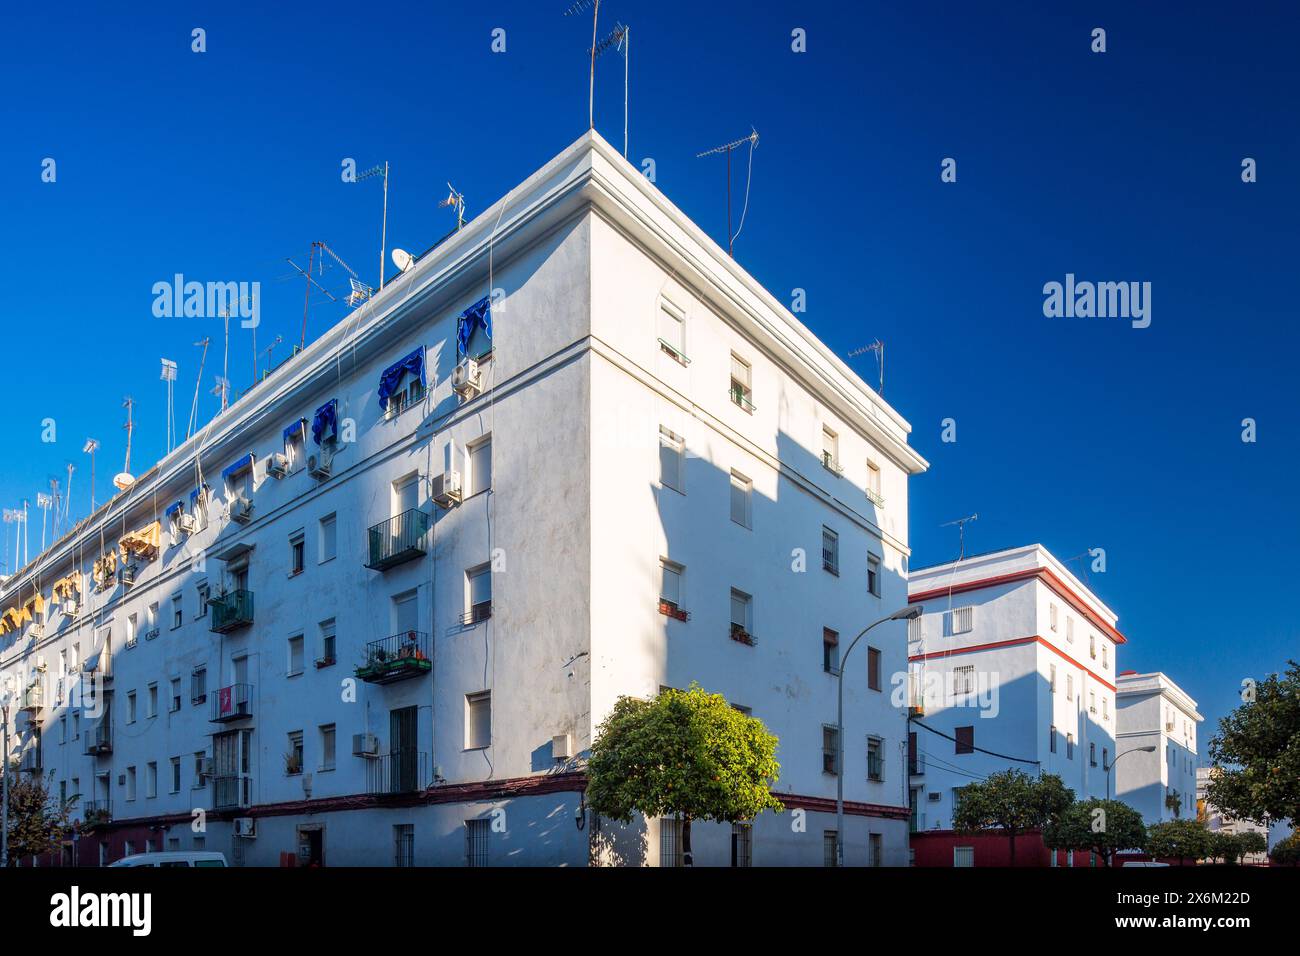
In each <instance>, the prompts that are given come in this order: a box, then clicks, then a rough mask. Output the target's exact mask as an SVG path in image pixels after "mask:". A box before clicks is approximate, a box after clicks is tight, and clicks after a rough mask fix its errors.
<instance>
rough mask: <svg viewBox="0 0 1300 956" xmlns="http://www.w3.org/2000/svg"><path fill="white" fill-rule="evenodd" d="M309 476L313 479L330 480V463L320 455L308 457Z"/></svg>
mask: <svg viewBox="0 0 1300 956" xmlns="http://www.w3.org/2000/svg"><path fill="white" fill-rule="evenodd" d="M307 474H309V475H311V476H312V477H313V478H322V479H324V478H328V477H329V476H330V466H329V463H328V462H326V461H325V459H324V458H323V457H322V456H320V455H308V456H307Z"/></svg>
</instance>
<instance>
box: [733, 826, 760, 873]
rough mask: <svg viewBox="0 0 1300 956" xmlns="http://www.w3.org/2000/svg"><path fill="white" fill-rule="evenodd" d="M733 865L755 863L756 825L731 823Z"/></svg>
mask: <svg viewBox="0 0 1300 956" xmlns="http://www.w3.org/2000/svg"><path fill="white" fill-rule="evenodd" d="M731 865H732V866H735V867H745V866H753V865H754V827H753V824H749V823H733V824H732V825H731Z"/></svg>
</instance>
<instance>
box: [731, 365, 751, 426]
mask: <svg viewBox="0 0 1300 956" xmlns="http://www.w3.org/2000/svg"><path fill="white" fill-rule="evenodd" d="M753 397H754V394H753V392H752V391H751V389H750V367H749V363H748V362H746V361H745V360H744V359H743V358H741V357H740V356H739V355H736V354H735V353H734V352H733V353H732V354H731V400H732V402H734V403H735V404H737V405H739V406H740V407H741V408H743V409H744V410H745V411H747V412H750V413H751V414H752V413H753V411H754V402H753Z"/></svg>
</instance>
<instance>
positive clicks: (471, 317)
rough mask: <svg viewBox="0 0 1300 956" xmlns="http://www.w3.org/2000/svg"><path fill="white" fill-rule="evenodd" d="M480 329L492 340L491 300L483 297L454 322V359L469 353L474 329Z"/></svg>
mask: <svg viewBox="0 0 1300 956" xmlns="http://www.w3.org/2000/svg"><path fill="white" fill-rule="evenodd" d="M480 328H481V329H482V330H483V332H484V334H486V335H487V337H488V340H489V341H491V339H492V300H491V298H490V297H489V296H486V295H485V296H483V298H481V299H479V300H478V301H477V302H475V303H474V304H473V305H471V306H470V307H469V308H468V309H466V310H465V311H464V312H462V313H461V314H460V318H459V319H457V320H456V358H457V359H462V358H464V357H465V355H466V354H467V353H468V351H469V340H470V339H472V338H473V337H474V330H475V329H480Z"/></svg>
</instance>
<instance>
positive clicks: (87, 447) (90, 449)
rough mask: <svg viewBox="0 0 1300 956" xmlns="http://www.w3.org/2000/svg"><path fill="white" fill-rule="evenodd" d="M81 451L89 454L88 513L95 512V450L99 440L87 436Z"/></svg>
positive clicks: (97, 449)
mask: <svg viewBox="0 0 1300 956" xmlns="http://www.w3.org/2000/svg"><path fill="white" fill-rule="evenodd" d="M81 451H82V452H83V453H84V454H87V455H89V456H90V513H91V514H92V515H93V514H94V513H95V452H97V451H99V442H98V441H96V440H95V439H94V438H87V439H86V443H85V444H84V445H82V446H81Z"/></svg>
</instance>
